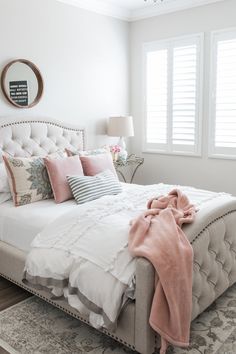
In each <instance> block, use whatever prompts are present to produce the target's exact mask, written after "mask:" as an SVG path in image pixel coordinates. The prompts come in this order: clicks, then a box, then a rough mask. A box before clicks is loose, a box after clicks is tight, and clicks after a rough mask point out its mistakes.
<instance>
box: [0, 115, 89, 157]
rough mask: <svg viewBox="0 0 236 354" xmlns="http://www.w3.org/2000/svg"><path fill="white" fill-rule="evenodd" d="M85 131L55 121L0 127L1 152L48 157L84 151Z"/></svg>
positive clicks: (29, 121)
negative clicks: (77, 150) (66, 151)
mask: <svg viewBox="0 0 236 354" xmlns="http://www.w3.org/2000/svg"><path fill="white" fill-rule="evenodd" d="M84 134H85V133H84V129H81V128H77V127H73V126H69V125H68V126H67V125H66V124H64V123H60V122H57V121H54V120H50V119H48V120H46V119H45V120H40V119H39V120H33V119H32V120H31V119H29V120H19V121H15V122H10V123H4V124H0V149H1V150H2V151H3V152H5V153H7V154H9V155H11V156H21V157H23V156H25V157H29V156H46V155H47V154H49V153H52V152H55V151H57V150H64V149H65V148H68V149H80V150H84V148H85V146H84V145H85V142H84Z"/></svg>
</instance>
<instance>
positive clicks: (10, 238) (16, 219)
mask: <svg viewBox="0 0 236 354" xmlns="http://www.w3.org/2000/svg"><path fill="white" fill-rule="evenodd" d="M76 207H77V204H76V203H75V201H74V200H69V201H67V202H65V203H61V204H56V203H55V201H54V199H48V200H42V201H40V202H36V203H32V204H28V205H24V206H20V207H15V206H14V205H13V202H12V200H9V201H7V202H4V203H3V204H1V205H0V240H1V241H4V242H6V243H8V244H10V245H12V246H14V247H17V248H19V249H21V250H23V251H25V252H28V251H29V250H30V244H31V242H32V241H33V239H34V237H35V236H36V235H37V234H38V233H39V232H40V231H42V230H43V228H44V227H45V226H46V225H48V224H50V223H51V222H52V221H54V220H55V219H56V218H58V217H59V216H61V215H63V214H64V213H66V212H67V211H71V210H73V209H75V208H76Z"/></svg>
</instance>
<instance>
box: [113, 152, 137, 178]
mask: <svg viewBox="0 0 236 354" xmlns="http://www.w3.org/2000/svg"><path fill="white" fill-rule="evenodd" d="M143 163H144V158H143V157H138V156H136V155H134V154H132V155H129V156H128V157H127V159H126V160H125V161H123V160H118V161H114V166H115V169H116V172H117V173H118V174H119V175H120V176H121V177H122V179H123V180H124V182H126V183H132V182H133V179H134V176H135V174H136V172H137V169H138V168H139V167H140V166H141V165H142V164H143ZM128 170H130V172H131V176H130V179H129V180H127V177H126V176H125V171H128Z"/></svg>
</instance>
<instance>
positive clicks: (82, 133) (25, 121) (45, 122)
mask: <svg viewBox="0 0 236 354" xmlns="http://www.w3.org/2000/svg"><path fill="white" fill-rule="evenodd" d="M24 124H29V125H31V124H32V125H33V124H42V125H46V126H54V127H58V128H61V129H63V130H65V131H71V132H75V133H77V134H78V133H79V136H80V141H81V144H82V149H83V150H84V149H85V131H84V129H83V128H77V127H74V126H70V125H68V126H67V125H66V124H63V123H60V122H57V121H53V120H50V118H49V119H48V120H47V119H42V120H41V119H38V120H37V119H23V120H16V121H11V122H9V123H7V122H4V123H2V124H1V123H0V131H1V129H4V128H8V127H14V126H20V125H24ZM4 138H5V137H4V135H3V138H2V139H4ZM22 138H24V136H22ZM42 138H43V137H42ZM72 145H73V144H72ZM75 147H76V146H75Z"/></svg>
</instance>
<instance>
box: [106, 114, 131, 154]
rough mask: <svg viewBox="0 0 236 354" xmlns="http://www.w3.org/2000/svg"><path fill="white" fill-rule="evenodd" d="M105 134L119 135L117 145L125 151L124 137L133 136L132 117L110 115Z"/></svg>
mask: <svg viewBox="0 0 236 354" xmlns="http://www.w3.org/2000/svg"><path fill="white" fill-rule="evenodd" d="M107 134H108V135H109V136H119V137H120V139H119V141H118V143H117V144H118V145H120V147H121V148H122V149H123V150H124V151H126V144H125V140H124V137H128V136H134V126H133V117H131V116H127V117H110V118H109V122H108V129H107Z"/></svg>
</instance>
